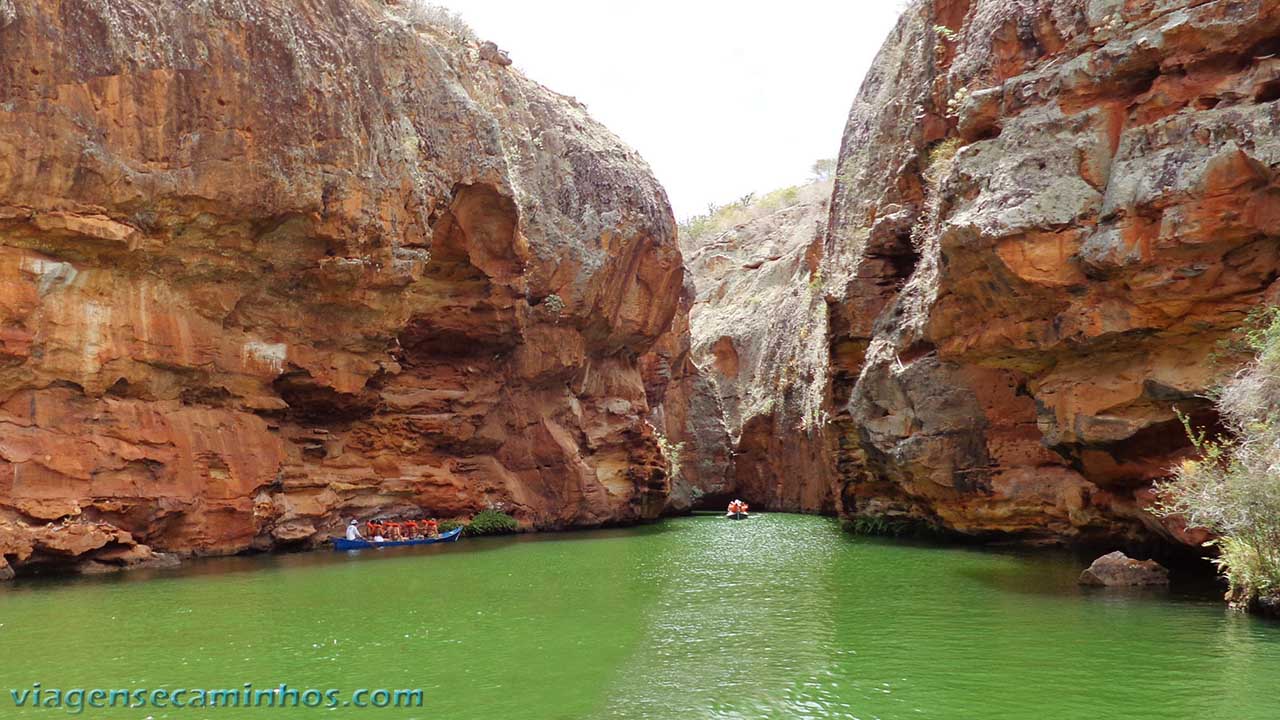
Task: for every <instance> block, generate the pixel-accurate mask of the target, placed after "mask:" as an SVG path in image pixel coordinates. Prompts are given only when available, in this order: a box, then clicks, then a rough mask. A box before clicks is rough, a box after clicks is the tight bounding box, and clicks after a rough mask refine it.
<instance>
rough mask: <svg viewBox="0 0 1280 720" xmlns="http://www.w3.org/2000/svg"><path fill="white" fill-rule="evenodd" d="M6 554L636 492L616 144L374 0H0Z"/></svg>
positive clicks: (653, 497) (604, 500) (632, 236)
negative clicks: (15, 0) (21, 0)
mask: <svg viewBox="0 0 1280 720" xmlns="http://www.w3.org/2000/svg"><path fill="white" fill-rule="evenodd" d="M0 66H2V67H4V68H5V72H4V73H3V74H0V258H2V259H0V576H9V575H11V574H12V572H13V570H12V569H11V568H10V565H12V566H14V567H16V568H18V569H19V570H21V569H22V568H38V567H40V566H48V565H56V566H59V567H66V566H70V565H72V564H73V563H79V566H80V567H81V568H83V569H86V570H106V569H111V568H113V567H118V566H123V565H129V564H134V563H139V562H145V561H147V560H148V559H149V558H150V557H151V555H152V550H160V551H171V552H176V553H184V554H190V553H194V554H224V553H233V552H238V551H242V550H245V549H248V548H259V549H265V548H270V547H278V546H286V545H295V544H301V545H306V544H311V543H314V542H317V541H319V540H321V539H323V538H324V537H326V536H328V535H329V534H331V533H332V532H334V531H335V530H336V529H338V528H340V527H341V526H342V525H343V524H345V521H346V519H347V518H350V517H357V516H358V517H362V518H363V517H370V516H373V515H376V514H379V513H384V512H414V511H416V509H417V508H421V509H422V510H423V511H425V512H427V513H429V514H431V515H435V516H438V517H454V516H463V515H469V514H471V513H473V512H475V511H477V510H480V509H483V508H485V507H488V506H498V507H501V508H503V509H504V510H506V511H507V512H510V513H512V514H514V515H515V516H516V517H517V518H518V519H519V520H520V521H521V522H522V524H524V525H525V526H529V527H538V528H556V527H567V526H593V525H600V524H605V523H614V522H629V521H636V520H642V519H648V518H653V517H655V516H656V515H657V514H658V513H660V512H661V511H662V510H663V508H664V506H665V503H666V501H667V496H668V494H669V488H668V480H667V474H666V469H665V463H664V460H663V458H662V455H661V451H660V447H659V443H658V440H657V437H656V435H655V433H654V432H653V430H652V428H651V427H650V426H649V424H648V423H647V422H646V420H645V418H646V416H647V415H648V413H649V411H650V408H649V404H648V401H647V399H646V396H645V384H644V382H643V380H642V377H641V371H640V361H639V358H640V356H642V355H644V354H645V353H646V352H648V351H649V350H650V348H651V347H652V346H653V345H654V343H655V342H656V341H657V340H658V339H659V338H660V336H663V333H664V332H666V331H667V329H668V328H669V327H670V325H671V321H672V319H673V317H675V316H676V313H677V310H678V308H679V304H680V301H681V297H682V292H683V269H682V264H681V257H680V252H679V249H678V248H677V246H676V240H675V234H676V230H675V224H674V220H673V218H672V215H671V211H670V209H669V206H668V203H667V200H666V197H665V195H664V193H663V191H662V189H661V188H660V187H659V186H658V184H657V183H656V182H655V181H654V179H653V178H652V176H651V174H650V172H649V170H648V168H647V166H646V165H645V164H644V162H643V161H642V160H641V159H640V158H639V157H637V156H636V154H635V153H634V152H632V151H631V150H629V149H628V148H626V147H624V146H623V145H622V144H621V143H620V142H619V141H618V140H617V139H616V138H614V137H613V136H612V135H611V134H609V133H608V132H607V131H606V130H604V129H603V128H602V127H600V126H599V125H598V124H597V123H595V122H594V121H592V120H591V119H590V118H589V117H588V116H587V114H586V112H585V110H584V108H583V106H582V105H580V104H579V103H577V102H576V101H575V100H574V99H572V98H568V97H565V96H561V95H557V94H555V93H553V92H550V91H548V90H547V89H545V88H543V87H541V86H539V85H537V84H535V83H533V82H531V81H529V80H527V79H525V78H524V77H522V76H521V75H520V74H519V73H518V72H516V71H515V70H514V69H513V68H511V67H510V63H509V61H507V60H506V59H505V57H504V56H503V55H501V54H500V53H496V52H493V50H492V48H488V49H484V50H482V48H479V47H477V46H475V45H474V44H473V43H470V42H468V41H466V40H465V39H463V38H460V37H458V36H456V35H454V34H452V33H451V32H450V31H449V30H448V29H445V28H441V27H435V26H430V25H423V24H415V23H413V22H410V21H409V20H407V19H406V17H405V13H404V9H403V8H401V7H398V6H397V5H396V4H395V3H387V4H384V3H383V2H379V1H376V0H327V1H324V2H322V1H321V0H211V1H209V2H195V3H192V2H179V1H178V0H110V1H108V0H32V1H31V2H27V3H18V4H10V3H0Z"/></svg>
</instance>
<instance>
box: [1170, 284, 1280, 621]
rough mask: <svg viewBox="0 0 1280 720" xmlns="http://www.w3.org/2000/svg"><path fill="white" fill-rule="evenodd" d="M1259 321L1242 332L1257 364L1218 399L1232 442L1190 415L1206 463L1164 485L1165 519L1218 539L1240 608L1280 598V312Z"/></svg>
mask: <svg viewBox="0 0 1280 720" xmlns="http://www.w3.org/2000/svg"><path fill="white" fill-rule="evenodd" d="M1259 317H1260V320H1259V321H1256V322H1254V323H1252V327H1251V329H1247V330H1246V331H1245V332H1244V334H1243V337H1244V340H1245V345H1246V346H1247V347H1248V348H1249V349H1250V350H1252V352H1253V353H1254V354H1255V358H1254V359H1253V361H1252V362H1250V363H1249V365H1247V366H1246V367H1245V368H1244V369H1242V370H1240V371H1239V372H1238V373H1236V375H1235V376H1233V377H1232V378H1231V379H1230V380H1228V381H1227V382H1226V383H1225V384H1224V385H1223V386H1222V388H1221V389H1220V391H1219V392H1218V393H1217V407H1218V412H1219V413H1220V415H1221V417H1222V422H1223V424H1224V425H1225V427H1226V429H1227V431H1228V434H1229V436H1230V437H1229V439H1224V438H1209V437H1207V436H1206V433H1205V432H1204V431H1199V432H1196V431H1194V429H1193V428H1192V427H1191V425H1190V422H1189V421H1188V420H1187V419H1186V418H1185V417H1184V418H1183V423H1184V425H1186V426H1187V431H1188V433H1189V434H1190V435H1191V439H1192V442H1193V443H1195V446H1196V448H1197V449H1198V450H1199V451H1200V454H1201V457H1200V459H1199V460H1188V461H1186V462H1184V463H1182V465H1180V466H1179V467H1177V468H1175V470H1174V475H1173V478H1172V479H1170V480H1169V481H1167V482H1165V483H1163V484H1161V485H1160V486H1159V487H1158V491H1159V493H1160V498H1161V505H1160V511H1161V512H1162V513H1163V514H1165V515H1177V516H1181V517H1183V518H1185V519H1186V520H1187V523H1188V524H1189V525H1191V526H1194V527H1203V528H1206V529H1208V530H1210V531H1212V532H1213V533H1215V534H1216V535H1217V536H1218V539H1217V540H1216V541H1214V542H1215V543H1216V544H1217V545H1218V548H1219V550H1220V555H1219V558H1218V560H1217V563H1218V566H1219V568H1220V569H1221V570H1222V572H1223V574H1224V575H1225V576H1226V578H1227V581H1228V582H1229V583H1230V585H1231V590H1230V593H1229V598H1230V599H1231V601H1232V603H1233V604H1235V605H1237V606H1246V605H1249V604H1252V603H1255V602H1258V601H1259V600H1263V599H1268V598H1276V597H1278V596H1280V309H1277V308H1268V309H1267V310H1266V311H1265V312H1264V313H1263V314H1262V315H1261V316H1259Z"/></svg>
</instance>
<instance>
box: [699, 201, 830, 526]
mask: <svg viewBox="0 0 1280 720" xmlns="http://www.w3.org/2000/svg"><path fill="white" fill-rule="evenodd" d="M773 197H775V198H781V199H778V200H774V201H773V203H769V202H768V200H766V199H762V200H761V201H759V202H756V203H748V204H746V205H744V206H742V207H737V208H732V209H731V210H730V211H729V212H730V213H732V212H740V213H742V214H743V215H745V217H743V218H742V220H741V222H733V221H732V220H731V221H730V225H729V227H727V228H725V229H723V230H720V229H719V228H717V229H715V230H713V231H708V232H706V233H705V234H704V235H695V234H692V233H686V234H685V235H684V236H682V237H681V246H682V250H683V252H684V256H685V263H686V268H687V271H688V273H689V276H690V278H691V279H692V282H693V285H694V300H693V303H692V305H691V307H690V311H689V335H690V357H691V358H692V359H693V361H694V363H695V365H696V369H697V375H696V377H697V378H698V379H699V382H700V383H701V384H700V385H699V386H697V387H696V388H694V389H693V396H694V397H696V398H699V399H700V400H701V403H702V405H703V406H705V408H706V410H707V411H710V412H711V413H713V415H712V416H711V417H713V418H714V419H715V421H716V422H717V423H718V424H716V425H713V424H712V423H711V422H708V420H707V418H706V416H703V417H702V418H699V420H700V422H701V424H702V426H701V427H696V428H693V429H692V430H691V431H690V432H688V433H686V434H685V435H684V436H683V437H685V438H687V441H688V442H689V443H690V445H689V446H688V447H687V448H685V449H684V450H683V452H682V453H681V457H682V459H684V458H685V457H686V456H690V459H689V460H687V461H685V462H682V464H681V467H687V466H688V465H689V463H690V462H697V461H698V460H699V459H703V458H705V456H706V453H705V450H704V448H706V447H708V446H713V447H720V446H725V445H727V447H728V448H729V453H728V454H729V457H730V458H731V459H732V462H730V463H729V465H728V467H726V468H724V469H722V470H720V471H719V473H718V474H715V475H713V476H712V478H714V480H715V482H710V483H709V482H707V480H708V477H707V474H706V473H705V472H698V473H697V474H696V475H695V476H693V477H692V478H681V477H679V475H677V477H676V484H677V487H678V486H679V485H680V484H681V482H682V481H683V482H687V483H688V484H689V485H690V486H692V487H693V488H695V489H696V494H698V495H701V496H703V497H704V498H705V502H706V503H707V504H708V505H711V506H713V507H720V506H722V505H723V504H724V503H725V502H727V501H728V500H729V499H730V496H735V497H741V498H743V499H745V500H747V502H749V503H751V504H752V505H753V507H755V508H757V509H767V510H776V511H787V512H816V513H834V512H835V510H836V505H835V493H834V492H833V487H834V485H833V483H834V476H833V473H832V465H831V463H830V457H831V454H830V451H829V445H830V438H829V436H828V432H827V418H828V413H827V409H826V408H827V398H826V387H827V376H828V354H827V349H826V344H825V342H824V340H823V338H824V337H825V334H826V328H827V305H826V302H825V300H824V298H823V295H822V292H821V287H820V282H819V280H820V275H819V274H818V273H817V272H816V271H817V268H816V264H817V260H818V258H819V257H820V256H821V250H822V240H823V238H824V237H825V235H826V226H827V216H828V214H829V198H830V184H829V183H826V182H815V183H811V184H809V185H806V186H802V187H799V188H791V189H788V190H784V191H779V192H778V193H775V194H773ZM771 199H772V198H771ZM771 204H778V205H780V207H778V208H776V209H774V208H772V207H770V206H769V205H771ZM704 412H705V411H704ZM709 428H710V430H711V431H709ZM690 451H692V453H691V452H690ZM716 468H717V469H718V470H719V466H716Z"/></svg>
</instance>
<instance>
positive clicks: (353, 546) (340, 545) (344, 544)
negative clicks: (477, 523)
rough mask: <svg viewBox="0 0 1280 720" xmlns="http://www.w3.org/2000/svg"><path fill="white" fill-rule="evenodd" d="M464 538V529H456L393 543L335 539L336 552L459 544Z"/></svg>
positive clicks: (387, 541)
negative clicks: (436, 535) (438, 535)
mask: <svg viewBox="0 0 1280 720" xmlns="http://www.w3.org/2000/svg"><path fill="white" fill-rule="evenodd" d="M460 537H462V528H460V527H459V528H454V529H452V530H450V531H449V532H444V533H440V537H433V538H422V539H421V540H397V541H395V542H392V541H390V540H386V541H384V542H374V541H372V540H348V539H346V538H334V539H333V549H334V550H367V549H369V548H388V547H408V546H409V545H433V544H435V543H444V542H457V541H458V538H460Z"/></svg>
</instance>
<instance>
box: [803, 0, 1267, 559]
mask: <svg viewBox="0 0 1280 720" xmlns="http://www.w3.org/2000/svg"><path fill="white" fill-rule="evenodd" d="M1277 52H1280V3H1277V2H1274V1H1272V0H1156V1H1154V2H1135V1H1130V2H1125V1H1123V0H1088V1H1086V0H1052V1H1050V0H1022V1H1020V2H1007V1H1006V0H929V1H923V2H917V3H915V4H913V5H912V6H911V7H910V8H909V9H908V10H907V12H906V14H905V15H904V17H903V18H902V20H901V21H900V23H899V24H898V26H897V28H896V29H895V30H894V32H893V33H892V36H891V37H890V38H889V40H888V42H887V43H886V45H885V47H884V49H883V50H882V51H881V53H880V55H879V58H878V59H877V61H876V63H875V65H874V67H873V68H872V70H871V72H870V74H869V75H868V76H867V78H866V81H865V83H864V85H863V87H862V90H861V93H860V94H859V96H858V99H857V100H856V102H855V103H854V106H853V110H852V112H851V115H850V118H849V122H848V125H847V128H846V131H845V135H844V140H843V146H842V149H841V153H840V159H839V169H838V171H837V180H836V187H835V192H834V195H833V203H832V209H831V217H830V228H829V233H828V237H827V239H826V241H825V244H824V252H823V261H822V266H821V267H822V276H823V287H824V293H825V295H826V297H827V301H828V303H829V305H830V320H831V321H830V328H829V332H828V337H827V341H828V343H829V347H830V351H831V366H832V368H831V389H830V392H831V396H832V406H831V408H832V415H833V428H832V432H833V434H834V435H835V436H836V451H835V455H834V457H833V461H834V462H835V464H836V467H837V472H838V477H839V480H838V482H839V492H840V496H841V497H840V502H841V506H842V508H843V512H844V513H845V514H846V515H847V516H849V517H853V518H857V517H874V518H888V519H890V520H892V521H898V520H901V521H911V522H922V523H927V524H930V525H934V526H939V527H942V528H946V529H949V530H953V531H958V532H961V533H965V534H970V535H974V536H996V535H999V536H1002V537H1013V538H1018V539H1022V540H1026V541H1030V542H1059V541H1088V540H1090V539H1094V538H1098V539H1106V540H1108V541H1113V542H1114V541H1116V540H1134V541H1138V540H1142V539H1144V538H1151V537H1155V536H1164V537H1166V538H1175V537H1179V536H1181V535H1180V533H1179V530H1178V528H1176V527H1166V526H1164V525H1162V524H1160V523H1158V522H1156V521H1155V520H1154V519H1153V517H1152V516H1151V515H1150V514H1149V513H1147V512H1146V511H1145V508H1147V507H1148V506H1149V505H1150V503H1151V501H1152V497H1151V492H1150V485H1151V482H1152V480H1153V479H1156V478H1159V477H1160V476H1162V475H1164V474H1165V471H1166V468H1168V467H1169V465H1170V464H1171V463H1173V462H1176V461H1177V460H1178V459H1179V458H1180V457H1183V456H1185V454H1186V453H1187V452H1188V450H1189V448H1188V445H1189V443H1188V441H1187V438H1186V435H1185V433H1184V431H1183V428H1182V426H1181V423H1180V422H1179V420H1178V418H1177V417H1176V415H1175V409H1176V410H1178V411H1181V412H1184V413H1186V414H1188V415H1189V416H1190V417H1191V419H1192V421H1193V422H1194V423H1196V424H1198V425H1207V426H1209V427H1212V426H1213V424H1214V422H1215V418H1214V416H1213V413H1212V409H1211V406H1210V404H1209V403H1208V402H1207V401H1206V400H1205V399H1204V397H1203V394H1204V393H1205V391H1206V389H1207V388H1209V387H1210V386H1211V385H1212V384H1213V383H1214V382H1215V381H1216V379H1218V378H1220V377H1221V376H1222V373H1223V372H1226V371H1229V369H1230V362H1229V360H1230V358H1229V357H1228V358H1226V360H1227V362H1218V360H1219V358H1218V357H1217V356H1218V355H1220V354H1221V353H1220V352H1218V351H1219V350H1220V349H1221V348H1223V347H1224V342H1223V341H1224V340H1225V339H1227V338H1229V337H1230V332H1231V331H1232V329H1233V328H1237V327H1239V326H1240V325H1242V324H1243V323H1244V322H1245V320H1246V316H1247V314H1248V312H1249V311H1250V309H1251V308H1254V307H1255V306H1257V305H1258V304H1259V303H1260V302H1263V301H1264V300H1267V299H1274V296H1275V287H1274V283H1275V280H1276V278H1277V271H1278V270H1280V246H1278V245H1277V236H1278V235H1280V230H1278V229H1277V228H1280V225H1277V223H1276V219H1277V214H1278V213H1280V188H1278V187H1277V167H1280V134H1278V133H1277V131H1276V128H1277V127H1280V103H1277V102H1276V101H1277V100H1280V59H1278V58H1277Z"/></svg>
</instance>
